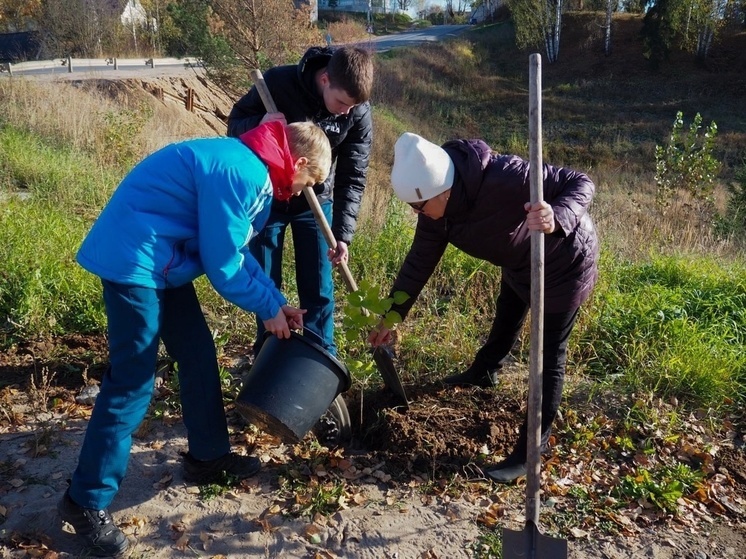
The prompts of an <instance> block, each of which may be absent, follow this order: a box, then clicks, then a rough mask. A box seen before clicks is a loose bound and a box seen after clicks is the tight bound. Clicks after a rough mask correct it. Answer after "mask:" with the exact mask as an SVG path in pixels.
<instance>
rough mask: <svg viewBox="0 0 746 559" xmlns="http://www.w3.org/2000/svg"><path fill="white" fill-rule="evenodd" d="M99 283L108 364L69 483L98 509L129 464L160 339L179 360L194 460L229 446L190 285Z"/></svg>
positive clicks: (206, 337) (210, 345)
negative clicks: (101, 295) (102, 297)
mask: <svg viewBox="0 0 746 559" xmlns="http://www.w3.org/2000/svg"><path fill="white" fill-rule="evenodd" d="M102 283H103V286H104V303H105V306H106V315H107V318H108V335H109V358H110V366H109V369H108V370H107V371H106V373H105V375H104V378H103V381H102V383H101V392H100V393H99V395H98V397H97V398H96V404H95V406H94V408H93V414H92V415H91V419H90V421H89V422H88V429H87V430H86V434H85V439H84V441H83V447H82V448H81V451H80V457H79V459H78V467H77V468H76V470H75V472H74V473H73V478H72V484H71V485H70V496H71V497H72V499H73V501H75V502H76V503H77V504H79V505H81V506H83V507H86V508H92V509H97V510H100V509H103V508H106V507H108V506H109V504H110V503H111V501H112V500H113V499H114V496H115V495H116V493H117V491H118V490H119V486H120V484H121V482H122V478H124V474H125V472H126V470H127V463H128V461H129V454H130V448H131V446H132V433H134V432H135V430H137V428H138V426H139V425H140V423H141V422H142V420H143V418H144V417H145V413H146V412H147V410H148V406H149V404H150V400H151V396H152V394H153V383H154V378H155V368H156V363H157V359H158V341H159V339H162V340H163V344H164V345H165V347H166V351H167V352H168V354H169V355H170V356H171V357H172V358H173V359H174V360H175V361H177V362H178V364H179V367H178V374H179V394H180V398H181V405H182V410H183V420H184V425H185V426H186V429H187V441H188V445H189V452H190V453H191V454H192V456H194V457H195V458H197V459H198V460H212V459H215V458H219V457H220V456H222V455H224V454H226V453H227V452H229V451H230V442H229V440H228V427H227V423H226V419H225V410H224V408H223V395H222V391H221V387H220V379H219V375H218V363H217V357H216V353H215V344H214V342H213V339H212V334H211V333H210V329H209V328H208V327H207V323H206V321H205V317H204V315H203V314H202V310H201V309H200V306H199V301H198V300H197V295H196V293H195V291H194V286H193V285H192V284H191V283H189V284H187V285H184V286H181V287H177V288H169V289H150V288H145V287H136V286H127V285H121V284H117V283H112V282H109V281H106V280H103V281H102Z"/></svg>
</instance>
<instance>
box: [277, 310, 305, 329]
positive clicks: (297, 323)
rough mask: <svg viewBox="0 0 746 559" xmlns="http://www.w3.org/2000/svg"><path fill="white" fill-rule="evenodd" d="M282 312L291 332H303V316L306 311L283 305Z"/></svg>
mask: <svg viewBox="0 0 746 559" xmlns="http://www.w3.org/2000/svg"><path fill="white" fill-rule="evenodd" d="M282 312H283V314H284V315H285V320H287V321H288V326H289V327H290V329H291V330H303V315H304V314H306V309H297V308H295V307H291V306H290V305H283V306H282Z"/></svg>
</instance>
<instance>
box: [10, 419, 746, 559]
mask: <svg viewBox="0 0 746 559" xmlns="http://www.w3.org/2000/svg"><path fill="white" fill-rule="evenodd" d="M85 423H86V422H85V420H74V421H69V422H68V423H67V424H66V425H65V426H64V427H63V426H62V425H59V426H58V430H55V431H53V432H51V434H50V440H49V442H48V443H47V444H49V447H48V449H47V450H46V451H45V452H44V454H41V455H39V456H37V457H35V458H33V457H30V454H31V453H33V452H34V449H35V445H36V444H38V442H39V435H40V434H41V433H40V430H39V429H41V428H42V427H38V428H32V429H28V430H26V432H20V433H12V434H11V433H4V434H2V435H0V441H2V445H0V448H2V450H1V451H0V461H2V462H3V463H5V464H8V463H10V464H13V465H16V466H17V468H18V469H17V471H15V472H14V476H13V477H12V478H11V479H2V481H1V482H0V488H2V489H0V495H2V496H1V497H0V507H1V509H0V510H3V511H4V514H5V515H6V517H7V519H6V521H5V523H4V524H2V525H0V530H2V535H3V538H4V539H5V545H4V546H0V556H2V557H14V558H15V557H30V556H36V557H39V556H41V557H59V558H64V557H76V556H79V554H80V547H79V546H78V543H77V541H76V540H75V538H74V536H73V535H72V534H71V533H70V531H69V527H64V528H63V525H62V523H61V521H60V519H59V517H58V516H57V513H56V505H57V502H58V500H59V499H60V497H61V495H62V493H63V492H64V490H65V488H66V486H67V481H66V480H67V479H68V477H69V476H70V473H71V471H72V469H73V468H74V465H75V463H76V460H77V452H78V449H79V446H80V444H81V442H82V437H83V434H84V429H85ZM185 448H186V440H185V437H184V431H183V428H182V426H181V424H175V425H172V426H167V425H161V426H154V428H153V430H152V432H151V433H149V434H148V436H147V437H145V438H142V439H138V440H137V441H136V443H135V445H134V448H133V451H132V458H131V461H130V467H129V471H128V474H127V477H126V478H125V480H124V483H123V486H122V489H121V491H120V493H119V495H118V496H117V498H116V500H115V502H114V504H113V505H112V507H111V511H112V514H113V515H114V518H115V519H116V521H117V522H118V523H119V525H120V526H122V527H123V528H124V530H125V531H126V533H128V534H129V536H130V537H131V539H132V541H133V543H134V546H133V550H132V554H131V556H132V557H152V558H175V557H184V556H195V555H196V556H198V557H220V556H224V557H357V558H361V559H367V558H370V559H374V558H382V557H387V558H399V559H404V558H436V557H440V558H457V557H478V556H483V557H487V556H488V555H478V553H477V549H478V548H479V541H480V533H481V531H483V530H484V526H483V525H482V524H481V523H480V522H479V519H480V517H482V516H484V515H485V514H487V513H488V512H489V511H495V510H501V511H502V517H501V518H500V519H499V523H500V524H501V525H503V526H507V527H508V528H511V529H516V530H521V529H522V527H523V525H522V522H523V517H522V514H523V503H522V502H521V495H520V494H519V493H520V491H519V490H518V488H516V489H515V490H513V491H507V492H506V491H505V490H504V489H502V488H495V489H494V490H492V491H484V492H481V491H480V492H478V493H476V494H475V493H470V492H465V493H463V494H462V495H461V496H456V497H449V496H448V494H447V493H444V494H443V495H442V496H440V497H438V496H433V495H427V494H425V493H424V492H423V491H422V490H421V487H420V483H419V481H415V480H412V483H411V485H410V484H401V483H382V482H381V481H380V480H378V479H376V477H373V476H364V477H363V478H361V479H360V480H359V481H357V482H355V485H354V487H355V491H357V492H358V493H356V499H357V500H358V501H359V502H355V503H351V505H352V506H350V508H348V509H347V510H342V511H340V512H337V513H335V514H333V515H331V516H330V517H321V516H319V517H317V518H316V519H315V520H314V521H312V519H308V518H306V519H294V518H289V517H284V516H283V515H282V514H281V510H282V507H283V506H284V503H285V502H286V500H287V496H286V495H285V494H284V492H283V491H282V489H281V488H280V487H279V486H278V483H277V466H276V465H272V464H273V463H275V461H276V460H278V457H279V456H280V455H281V454H282V453H283V448H282V447H281V446H280V447H277V448H275V449H274V450H272V451H271V453H270V454H265V455H263V457H262V458H263V460H266V461H267V465H265V467H264V469H263V470H262V472H261V473H260V474H259V475H258V476H257V477H256V478H255V479H252V480H250V482H248V483H246V484H244V485H243V486H241V487H238V488H236V489H234V490H233V491H231V492H229V493H227V494H225V495H223V496H221V497H218V498H214V499H211V500H208V501H205V500H203V499H201V498H200V495H199V493H198V488H197V487H194V486H190V485H188V484H187V483H185V482H184V481H183V479H182V474H181V467H180V456H179V451H181V450H184V449H185ZM36 450H37V451H38V448H36ZM375 471H376V470H374V471H373V473H375ZM377 471H382V470H377ZM474 483H475V484H483V483H484V482H482V481H479V480H475V481H474ZM744 550H746V530H745V529H744V526H743V524H741V525H740V526H739V525H736V524H733V523H727V522H723V521H718V522H715V523H713V524H711V525H708V526H703V527H699V528H692V527H683V526H677V525H676V524H675V523H672V524H671V525H668V526H656V527H649V528H647V529H644V530H642V531H641V532H640V533H639V534H636V535H635V536H633V537H614V538H612V537H607V536H601V535H599V534H594V533H588V534H587V535H583V537H581V538H579V539H576V540H571V541H570V542H569V556H570V557H574V558H576V559H591V558H593V559H598V558H608V559H622V558H633V557H635V558H637V557H640V558H642V557H648V558H656V559H669V558H671V559H673V558H686V559H703V558H713V559H714V558H726V557H733V558H741V557H743V552H744Z"/></svg>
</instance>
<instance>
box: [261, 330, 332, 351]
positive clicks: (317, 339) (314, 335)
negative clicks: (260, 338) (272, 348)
mask: <svg viewBox="0 0 746 559" xmlns="http://www.w3.org/2000/svg"><path fill="white" fill-rule="evenodd" d="M291 332H295V330H291ZM309 334H312V335H311V336H309ZM269 336H274V334H273V333H272V332H270V331H269V330H267V331H266V332H264V338H265V339H266V338H268V337H269ZM303 337H304V338H305V337H309V338H314V339H313V340H312V341H313V342H314V343H315V344H318V345H320V346H321V347H324V338H322V337H321V334H318V333H316V332H314V331H313V330H311V329H310V328H305V327H304V328H303Z"/></svg>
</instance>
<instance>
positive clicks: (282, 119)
mask: <svg viewBox="0 0 746 559" xmlns="http://www.w3.org/2000/svg"><path fill="white" fill-rule="evenodd" d="M273 120H279V121H280V122H281V123H282V124H283V125H284V126H287V121H286V120H285V115H284V114H283V113H267V114H266V115H264V116H263V117H262V120H261V121H260V122H259V124H264V123H265V122H272V121H273Z"/></svg>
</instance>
